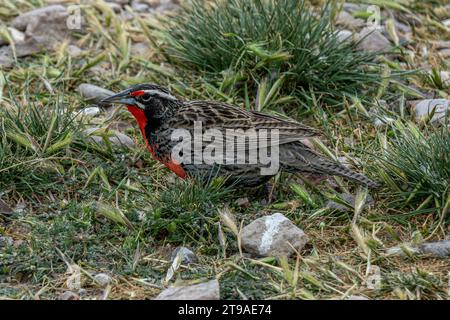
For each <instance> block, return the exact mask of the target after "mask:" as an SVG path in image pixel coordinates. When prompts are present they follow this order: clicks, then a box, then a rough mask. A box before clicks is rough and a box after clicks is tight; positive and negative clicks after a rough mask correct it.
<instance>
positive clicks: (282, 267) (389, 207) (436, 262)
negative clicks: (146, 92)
mask: <svg viewBox="0 0 450 320" xmlns="http://www.w3.org/2000/svg"><path fill="white" fill-rule="evenodd" d="M311 2H312V3H313V5H315V6H320V5H321V1H311ZM43 3H44V6H42V7H39V8H38V7H35V6H34V5H33V4H32V2H24V1H11V2H8V4H0V16H1V19H2V21H1V23H0V70H1V71H0V106H1V108H2V109H3V111H0V115H1V116H2V118H1V120H0V128H1V131H0V132H1V133H2V137H0V139H1V140H2V141H3V144H1V145H0V146H1V148H2V149H0V298H4V299H63V300H73V299H154V298H156V299H177V298H184V297H188V298H191V299H231V298H235V299H252V298H261V299H355V300H361V299H448V297H449V290H450V289H449V281H450V278H449V274H450V264H449V254H450V241H449V240H450V238H449V231H450V229H449V224H448V210H449V207H450V202H449V199H450V198H449V194H448V187H447V189H446V190H443V195H442V194H439V195H438V196H436V197H432V196H430V197H427V196H425V197H424V198H421V200H420V201H418V202H414V201H412V200H413V199H415V197H416V192H415V191H414V190H409V191H408V193H407V196H404V193H403V194H402V196H404V197H403V198H402V196H400V195H399V193H394V191H395V183H392V184H391V183H390V181H391V180H390V179H389V178H385V177H384V176H383V177H381V176H380V172H378V171H374V169H373V168H374V167H373V164H372V163H369V162H366V159H368V157H367V156H366V155H367V154H369V153H370V154H374V153H379V152H381V151H380V150H382V147H383V146H385V144H386V143H387V142H386V141H388V140H389V139H390V138H392V134H390V133H389V128H390V127H389V126H391V125H393V124H394V123H395V122H396V121H397V120H398V118H401V119H408V120H409V121H411V123H414V124H416V125H417V128H419V129H420V130H422V131H423V132H429V131H430V130H431V131H432V130H436V128H443V127H444V128H448V119H449V117H448V109H449V100H448V99H449V88H450V74H449V72H450V67H449V66H450V65H449V62H450V61H449V58H450V5H449V4H448V3H447V2H445V1H412V0H410V1H408V0H405V1H387V0H386V1H360V2H358V1H355V3H350V2H348V3H341V4H342V7H340V8H339V9H338V10H336V15H335V18H334V26H333V27H334V28H335V29H336V30H337V32H338V36H339V39H340V41H359V44H358V46H359V50H362V51H367V52H379V51H383V52H386V53H384V54H381V53H380V54H379V55H378V57H377V63H378V64H383V65H385V69H384V70H385V73H386V75H389V74H390V73H394V72H396V71H402V72H405V73H404V75H403V76H402V78H401V80H389V79H388V78H386V79H388V80H387V81H384V82H383V83H382V84H381V85H380V87H379V88H378V90H377V91H378V92H377V93H376V97H375V99H376V100H377V104H378V107H373V106H371V105H369V104H366V102H362V101H359V100H355V101H352V102H351V103H348V104H347V108H344V109H342V110H338V111H336V112H333V114H331V113H328V115H327V116H325V117H323V113H322V114H321V117H318V116H317V115H318V113H314V112H316V111H314V112H309V113H305V114H303V115H302V116H300V115H299V114H297V116H298V119H297V120H301V121H303V122H305V123H308V124H309V125H311V126H314V127H317V128H320V129H321V130H323V131H325V132H327V134H325V135H324V136H323V137H322V138H321V139H320V140H319V139H317V140H314V141H310V142H309V143H310V144H311V145H312V146H314V147H315V148H316V149H317V150H320V152H325V153H326V154H327V155H329V156H332V157H335V158H336V159H339V160H340V161H341V162H343V163H348V165H351V166H353V165H356V167H358V168H359V170H361V171H362V170H364V171H366V172H368V174H369V175H370V176H371V177H372V178H375V179H376V180H382V181H383V184H384V185H383V188H382V189H381V190H379V191H373V192H370V193H371V194H368V193H367V190H363V189H361V188H355V187H354V186H352V185H351V184H347V183H346V182H343V181H342V180H340V179H333V178H321V177H312V176H311V177H306V178H304V177H296V176H289V175H280V176H277V177H276V178H275V180H274V181H273V182H272V183H271V185H270V186H269V187H270V191H269V194H268V192H267V190H265V189H264V188H263V189H264V190H256V191H255V190H229V189H227V188H225V187H223V186H221V185H220V181H219V182H217V181H213V182H212V183H210V184H209V185H208V186H203V185H199V183H198V182H195V181H180V180H177V179H176V178H175V177H174V175H173V174H171V173H169V172H168V171H167V170H166V169H165V168H164V167H163V166H161V165H160V164H158V163H156V162H154V161H153V160H152V159H151V158H150V156H149V154H148V153H147V151H146V150H145V145H144V143H143V141H142V138H141V137H140V134H139V130H138V128H137V126H136V124H135V122H134V120H133V119H132V118H131V116H130V115H129V114H128V113H127V112H126V110H123V109H121V108H117V107H115V106H111V105H104V104H101V103H100V102H99V101H100V100H101V98H103V97H105V96H107V95H109V94H111V93H112V92H113V91H117V90H119V89H121V88H124V87H126V86H128V85H131V84H134V83H140V82H155V83H158V84H161V85H164V86H168V87H170V88H171V90H172V91H173V92H174V93H175V94H177V95H179V96H184V97H185V98H187V99H188V98H203V99H214V100H224V101H228V102H235V103H237V104H240V105H243V103H242V100H240V98H239V97H238V96H234V95H231V94H228V93H227V92H224V91H221V89H220V86H218V85H217V83H214V82H211V83H207V81H204V80H201V79H200V80H199V78H195V77H192V78H186V77H181V76H180V75H181V71H179V70H178V69H177V68H178V67H177V66H176V65H172V64H171V63H170V57H169V59H167V57H166V56H165V52H164V50H163V49H162V48H163V47H164V46H163V44H164V37H163V36H162V35H161V34H162V33H161V28H162V27H161V24H160V20H161V19H167V18H169V19H170V17H171V16H173V15H176V14H182V12H183V8H182V6H181V5H180V3H179V1H176V0H172V1H171V0H166V1H165V0H147V1H144V0H142V1H134V0H130V1H129V0H120V1H119V0H117V1H81V5H78V4H79V1H70V0H67V1H54V0H52V1H43ZM377 10H379V14H380V15H379V19H378V18H377V17H378V16H377V15H375V16H373V15H372V14H373V13H374V12H375V13H377V12H378V11H377ZM374 17H375V18H374ZM392 48H395V49H394V50H393V51H392ZM394 96H395V98H393V97H394ZM398 97H400V98H398ZM397 98H398V99H397ZM20 110H22V113H21V112H20ZM54 110H56V111H54ZM2 112H3V113H2ZM317 112H318V111H317ZM322 112H323V110H322ZM326 112H329V111H328V109H326ZM11 114H13V115H16V114H17V116H16V118H14V117H15V116H11ZM27 114H29V116H27ZM11 119H18V121H17V122H14V121H12V120H11ZM10 120H11V121H10ZM40 121H41V122H40ZM10 122H11V123H10ZM419 129H418V130H419ZM35 132H37V133H36V135H34V133H35ZM443 132H444V131H443ZM331 137H333V138H331ZM417 137H420V135H417ZM417 139H420V138H417ZM11 141H12V142H11ZM11 143H13V144H14V143H15V144H17V145H18V146H19V147H18V148H12V147H10V144H11ZM383 143H385V144H383ZM347 145H348V146H352V148H347V147H345V146H347ZM377 148H378V149H377ZM22 149H23V150H24V151H21V150H22ZM364 150H366V151H364ZM8 152H10V154H9V153H8ZM365 154H366V155H365ZM447 171H448V170H447ZM377 174H378V175H377ZM447 177H448V176H447ZM449 182H450V181H449ZM393 185H394V187H393ZM393 190H394V191H393ZM437 199H443V200H442V201H443V202H442V203H438V202H439V201H438V200H437ZM399 202H400V204H399ZM433 202H434V203H433Z"/></svg>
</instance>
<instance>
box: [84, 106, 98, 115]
mask: <svg viewBox="0 0 450 320" xmlns="http://www.w3.org/2000/svg"><path fill="white" fill-rule="evenodd" d="M81 113H82V114H83V115H85V116H88V117H93V116H96V115H98V114H99V113H100V108H99V107H89V108H85V109H83V110H81Z"/></svg>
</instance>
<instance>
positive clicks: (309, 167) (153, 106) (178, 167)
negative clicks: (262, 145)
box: [104, 84, 377, 187]
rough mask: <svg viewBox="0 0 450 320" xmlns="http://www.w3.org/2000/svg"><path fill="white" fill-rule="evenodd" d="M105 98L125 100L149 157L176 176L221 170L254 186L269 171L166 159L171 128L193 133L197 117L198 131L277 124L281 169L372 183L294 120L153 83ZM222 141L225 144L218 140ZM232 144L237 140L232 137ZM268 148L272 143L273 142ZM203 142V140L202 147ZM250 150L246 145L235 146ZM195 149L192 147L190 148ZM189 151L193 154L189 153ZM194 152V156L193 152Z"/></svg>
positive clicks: (257, 166)
mask: <svg viewBox="0 0 450 320" xmlns="http://www.w3.org/2000/svg"><path fill="white" fill-rule="evenodd" d="M104 101H105V102H117V103H123V104H126V105H127V107H128V109H129V110H130V112H131V113H133V115H134V116H135V118H136V119H137V121H138V123H139V126H140V128H141V131H142V134H143V136H144V139H145V140H146V143H147V146H148V148H149V149H150V151H151V153H152V154H153V156H154V157H155V158H156V159H158V160H159V161H161V162H162V163H163V164H165V165H166V166H167V167H168V168H169V169H171V170H172V171H174V172H175V173H177V174H178V175H179V176H181V177H185V176H187V175H198V174H206V175H207V174H209V173H210V172H211V171H212V170H213V171H214V173H215V174H220V175H226V176H228V177H229V179H230V180H229V181H238V183H239V184H243V185H246V186H256V185H258V184H261V183H263V182H265V181H267V180H268V179H269V178H270V177H271V176H264V175H261V174H260V168H261V165H260V164H230V165H227V164H224V165H220V166H218V165H208V164H205V163H203V164H178V163H174V161H173V160H172V159H171V152H172V148H173V147H174V146H175V145H176V144H177V143H178V142H177V141H172V140H171V135H172V133H173V131H174V130H176V129H186V130H189V131H190V132H191V133H193V128H194V122H196V121H200V122H201V123H202V126H203V131H206V130H208V129H212V128H215V129H217V128H218V129H220V130H223V131H224V132H225V130H226V129H242V130H248V129H255V130H256V131H257V132H258V131H259V130H261V129H267V130H272V129H278V132H279V139H278V143H277V146H278V148H279V160H280V170H284V171H287V172H292V173H301V172H309V173H319V174H324V175H337V176H341V177H344V178H347V179H350V180H353V181H356V182H358V183H360V184H363V185H367V186H369V187H377V184H376V183H375V182H373V181H371V180H370V179H369V178H367V177H365V176H364V175H362V174H360V173H357V172H354V171H352V170H350V169H348V168H346V167H344V166H342V165H341V164H338V163H336V162H334V161H332V160H329V159H327V158H324V157H323V156H321V155H319V154H318V153H316V152H315V151H313V150H311V149H310V148H309V147H308V146H306V145H305V144H304V143H302V142H301V140H302V139H305V138H309V137H313V136H316V135H318V131H317V130H315V129H313V128H310V127H307V126H305V125H303V124H301V123H298V122H296V121H293V120H286V119H283V118H281V117H276V116H272V115H268V114H265V113H262V112H256V111H249V110H244V109H242V108H239V107H237V106H234V105H230V104H227V103H223V102H217V101H198V100H197V101H183V100H180V99H177V98H176V97H174V96H173V95H172V94H171V93H170V92H169V91H168V90H167V89H164V88H162V87H160V86H157V85H153V84H141V85H136V86H133V87H131V88H129V89H127V90H125V91H122V92H121V93H119V94H117V95H114V96H112V97H108V98H106V99H104ZM222 142H223V144H224V146H226V144H227V143H230V141H228V140H224V141H222ZM231 143H234V144H237V142H236V141H234V142H231ZM271 143H272V145H271V147H274V145H273V143H274V142H273V141H272V142H271ZM207 144H208V143H205V144H204V145H203V147H205V146H206V145H207ZM234 147H236V148H240V149H241V150H245V151H246V152H249V150H248V145H234ZM191 152H192V153H194V152H195V150H194V148H192V150H191ZM192 156H196V155H195V154H193V155H192ZM197 156H198V155H197Z"/></svg>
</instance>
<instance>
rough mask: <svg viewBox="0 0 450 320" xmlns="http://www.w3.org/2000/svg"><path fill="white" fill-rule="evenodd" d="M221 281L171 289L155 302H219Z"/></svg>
mask: <svg viewBox="0 0 450 320" xmlns="http://www.w3.org/2000/svg"><path fill="white" fill-rule="evenodd" d="M219 299H220V291H219V281H217V279H214V280H210V281H208V282H204V283H199V284H194V285H190V286H181V287H169V288H167V289H166V290H164V291H163V292H161V293H160V294H159V295H158V296H157V297H156V298H155V300H219Z"/></svg>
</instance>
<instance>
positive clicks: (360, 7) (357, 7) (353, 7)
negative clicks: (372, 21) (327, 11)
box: [342, 2, 368, 12]
mask: <svg viewBox="0 0 450 320" xmlns="http://www.w3.org/2000/svg"><path fill="white" fill-rule="evenodd" d="M367 7H368V5H366V4H359V3H350V2H346V3H344V4H343V5H342V9H343V10H345V11H347V12H355V11H366V10H367Z"/></svg>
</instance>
